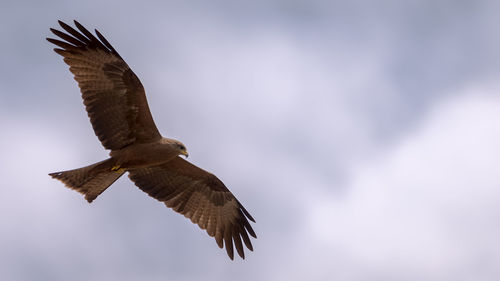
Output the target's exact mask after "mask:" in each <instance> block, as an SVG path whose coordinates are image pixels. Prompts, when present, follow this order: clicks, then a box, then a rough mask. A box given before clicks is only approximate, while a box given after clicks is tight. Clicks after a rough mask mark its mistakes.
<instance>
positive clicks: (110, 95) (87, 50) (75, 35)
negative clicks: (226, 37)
mask: <svg viewBox="0 0 500 281" xmlns="http://www.w3.org/2000/svg"><path fill="white" fill-rule="evenodd" d="M59 25H60V26H61V27H62V29H63V30H64V31H66V32H62V31H59V30H56V29H53V28H51V29H50V30H51V31H52V33H54V34H55V35H56V36H58V37H59V39H53V38H47V40H48V41H49V42H51V43H53V44H55V45H56V46H57V47H58V48H55V49H54V51H55V52H56V53H57V54H59V55H61V56H63V58H64V62H65V63H66V64H68V65H69V70H70V71H71V73H73V75H74V78H75V80H76V81H77V82H78V86H79V87H80V90H81V93H82V98H83V103H84V105H85V109H86V110H87V113H88V116H89V118H90V122H91V123H92V127H93V128H94V131H95V134H96V135H97V137H98V138H99V140H100V141H101V143H102V145H103V146H104V147H105V148H106V149H109V150H110V151H111V152H110V157H109V158H108V159H106V160H104V161H101V162H98V163H95V164H92V165H89V166H86V167H83V168H79V169H75V170H69V171H63V172H57V173H51V174H49V175H50V176H52V177H53V178H55V179H58V180H60V181H61V182H63V183H64V184H65V185H66V186H67V187H69V188H71V189H73V190H76V191H78V192H80V193H82V194H83V195H84V196H85V199H86V200H87V201H88V202H89V203H90V202H92V201H93V200H94V199H95V198H97V196H99V195H100V194H101V193H102V192H103V191H104V190H106V188H108V187H109V186H110V185H111V184H112V183H113V182H115V181H116V180H117V179H118V178H120V177H121V176H122V175H123V174H124V173H125V172H128V173H129V175H128V176H129V178H130V179H131V180H132V181H133V182H134V183H135V185H137V186H138V187H139V188H140V189H141V190H142V191H144V192H146V193H147V194H148V195H149V196H151V197H153V198H155V199H157V200H159V201H161V202H163V203H165V205H167V207H169V208H172V209H173V210H174V211H176V212H178V213H180V214H183V215H184V216H185V217H186V218H189V219H190V220H191V221H192V222H193V223H195V224H197V225H198V226H199V227H200V228H201V229H204V230H206V231H207V233H208V235H210V236H212V237H215V241H216V242H217V245H218V246H219V247H220V248H223V246H225V247H226V252H227V254H228V256H229V257H230V258H231V259H233V256H234V254H233V244H234V246H235V247H236V251H237V252H238V254H239V255H240V257H241V258H243V259H244V258H245V253H244V251H243V243H244V244H245V245H246V247H247V248H248V249H249V250H251V251H253V247H252V243H251V241H250V238H249V236H248V234H250V235H251V236H253V237H254V238H257V236H256V235H255V232H254V231H253V229H252V227H251V225H250V223H249V222H248V220H251V221H252V222H255V220H254V219H253V218H252V216H251V215H250V214H249V213H248V211H247V210H246V209H245V208H244V207H243V205H241V203H240V202H239V201H238V200H237V199H236V197H235V196H234V195H233V194H232V193H231V192H230V191H229V190H228V189H227V187H226V186H225V185H224V183H222V181H220V180H219V179H218V178H217V177H216V176H214V175H213V174H211V173H209V172H207V171H205V170H202V169H200V168H198V167H197V166H195V165H193V164H191V163H189V162H188V161H186V160H185V159H183V158H181V157H180V155H183V156H185V157H186V158H187V156H188V153H187V150H186V147H185V146H184V144H182V143H181V142H180V141H177V140H174V139H169V138H164V137H162V136H161V134H160V132H159V131H158V129H157V128H156V125H155V123H154V121H153V117H152V116H151V112H150V111H149V107H148V103H147V100H146V95H145V91H144V87H143V86H142V84H141V81H140V80H139V78H138V77H137V76H136V75H135V74H134V72H132V70H131V69H130V68H129V66H128V65H127V63H126V62H125V61H124V60H123V58H122V57H121V56H120V55H119V54H118V52H117V51H116V50H115V49H114V48H113V46H111V44H110V43H109V42H108V40H106V39H105V38H104V36H102V34H101V33H100V32H99V31H97V30H95V34H96V35H97V37H95V36H94V35H93V34H92V33H91V32H89V31H88V30H87V29H86V28H85V27H83V26H82V25H81V24H80V23H78V22H77V21H75V25H76V28H77V29H74V28H73V27H71V26H69V25H67V24H65V23H64V22H62V21H59Z"/></svg>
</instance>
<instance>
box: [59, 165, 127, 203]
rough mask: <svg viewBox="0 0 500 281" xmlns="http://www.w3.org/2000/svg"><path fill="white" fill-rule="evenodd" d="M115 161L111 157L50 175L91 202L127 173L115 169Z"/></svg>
mask: <svg viewBox="0 0 500 281" xmlns="http://www.w3.org/2000/svg"><path fill="white" fill-rule="evenodd" d="M114 162H115V160H114V159H112V158H109V159H106V160H104V161H101V162H98V163H95V164H92V165H89V166H86V167H83V168H79V169H74V170H69V171H63V172H57V173H50V174H49V176H51V177H53V178H55V179H58V180H60V181H61V182H63V183H64V184H65V185H66V186H67V187H68V188H71V189H73V190H76V191H78V192H80V193H81V194H83V195H84V196H85V199H86V200H87V201H88V202H89V203H91V202H92V201H93V200H94V199H96V198H97V196H99V195H100V194H101V193H102V192H103V191H104V190H106V188H108V187H109V186H110V185H111V184H112V183H114V182H115V181H116V180H117V179H118V178H119V177H121V176H122V175H123V173H125V171H124V170H113V165H114Z"/></svg>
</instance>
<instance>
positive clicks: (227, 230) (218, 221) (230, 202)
mask: <svg viewBox="0 0 500 281" xmlns="http://www.w3.org/2000/svg"><path fill="white" fill-rule="evenodd" d="M129 177H130V179H131V180H132V181H134V182H135V185H137V186H138V187H139V188H140V189H141V190H142V191H144V192H146V193H147V194H149V195H150V196H151V197H153V198H156V199H157V200H159V201H161V202H164V203H165V205H167V207H169V208H172V209H173V210H174V211H176V212H178V213H181V214H183V215H184V216H185V217H187V218H189V219H191V221H192V222H193V223H195V224H198V226H199V227H200V228H201V229H205V230H206V231H207V233H208V235H210V236H212V237H215V240H216V241H217V244H218V245H219V247H220V248H222V247H223V244H225V245H226V251H227V254H228V255H229V257H230V258H231V259H233V242H234V245H235V246H236V250H237V252H238V254H239V255H240V257H242V258H245V253H244V251H243V245H242V243H241V240H243V242H244V243H245V245H246V246H247V248H248V249H250V250H251V251H253V247H252V243H251V242H250V238H249V237H248V234H250V235H251V236H253V237H254V238H257V236H256V235H255V232H254V231H253V229H252V227H251V226H250V223H249V222H248V219H250V220H251V221H253V222H255V220H254V219H253V218H252V216H251V215H250V214H249V213H248V212H247V210H245V208H244V207H243V206H242V205H241V204H240V202H239V201H238V200H237V199H236V198H235V197H234V195H233V194H232V193H231V192H230V191H229V190H228V189H227V188H226V186H225V185H224V184H223V183H222V182H221V181H220V180H219V179H218V178H217V177H216V176H214V175H213V174H211V173H209V172H206V171H204V170H202V169H200V168H198V167H196V166H195V165H193V164H191V163H189V162H188V161H186V160H184V159H182V158H180V157H177V158H175V159H174V160H172V161H170V162H168V163H166V164H163V165H161V166H155V167H150V168H144V169H137V170H130V171H129ZM247 218H248V219H247Z"/></svg>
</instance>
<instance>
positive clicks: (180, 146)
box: [173, 140, 189, 158]
mask: <svg viewBox="0 0 500 281" xmlns="http://www.w3.org/2000/svg"><path fill="white" fill-rule="evenodd" d="M173 144H174V146H175V148H176V149H177V150H178V152H179V155H184V156H186V158H187V157H188V156H189V154H188V152H187V149H186V146H185V145H184V144H183V143H182V142H180V141H177V140H176V141H174V143H173Z"/></svg>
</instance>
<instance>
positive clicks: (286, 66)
mask: <svg viewBox="0 0 500 281" xmlns="http://www.w3.org/2000/svg"><path fill="white" fill-rule="evenodd" d="M209 2H210V3H209ZM1 4H2V5H1V6H2V9H1V10H0V35H1V40H0V132H1V138H0V157H1V158H0V175H1V178H2V181H1V183H0V185H1V186H0V279H2V280H498V279H499V278H500V242H499V237H500V189H499V186H500V173H499V169H500V160H499V159H500V148H499V144H500V125H499V120H500V82H499V81H500V80H499V77H500V54H499V50H500V31H499V28H500V17H499V16H498V14H499V12H500V4H499V2H498V1H446V0H442V1H435V0H428V1H427V0H418V1H417V0H415V1H411V0H405V1H396V0H394V1H389V0H388V1H359V0H358V1H319V0H318V1H284V0H282V1H279V0H276V1H264V0H259V1H245V2H243V3H238V2H237V1H229V0H228V1H201V0H200V1H149V2H148V1H144V2H142V1H102V2H101V1H78V2H74V3H71V2H69V1H15V2H14V1H6V0H2V3H1ZM57 19H61V20H64V21H67V22H69V21H71V20H72V19H78V20H79V21H80V22H81V23H82V24H84V25H85V26H87V27H88V28H89V29H92V28H98V29H99V30H100V31H101V32H102V33H103V34H104V35H105V36H106V37H107V38H108V40H109V41H110V42H111V43H112V44H113V45H114V46H115V48H116V49H117V50H118V51H119V52H120V54H121V55H122V56H123V57H124V58H125V59H126V61H127V62H128V64H129V65H130V66H131V67H132V68H133V70H134V71H135V73H136V74H137V75H138V76H139V77H140V78H141V80H142V82H143V84H144V85H145V88H146V91H147V94H148V100H149V104H150V107H151V111H152V113H153V116H154V118H155V121H156V123H157V125H158V127H159V128H160V130H161V132H162V133H163V134H164V135H167V136H169V137H174V138H177V139H180V140H182V141H183V142H184V143H185V144H186V145H187V147H188V150H189V151H190V158H189V159H190V160H191V161H192V162H194V163H195V164H197V165H199V166H201V167H203V168H206V169H208V170H210V171H212V172H213V173H215V174H216V175H218V176H219V177H220V178H221V179H222V180H223V181H224V182H225V183H226V185H228V186H229V188H230V189H231V190H232V191H233V193H234V194H235V195H236V196H237V197H238V198H239V199H240V201H241V202H243V204H244V205H245V206H246V208H247V209H248V210H249V211H250V212H251V213H252V215H253V216H254V217H255V218H256V220H257V223H256V224H255V225H254V229H255V230H256V232H257V235H258V239H257V240H254V242H253V243H254V248H255V251H254V252H248V253H247V258H246V260H244V261H242V260H241V259H239V258H236V259H235V261H230V260H229V259H228V258H227V256H226V253H225V251H223V250H219V249H218V247H217V245H216V243H215V241H214V240H213V239H212V238H210V237H208V235H206V234H205V233H204V232H202V231H200V230H199V229H198V227H197V226H195V225H192V224H191V223H190V222H189V221H188V220H186V219H185V218H184V217H182V216H180V215H178V214H175V213H174V212H172V211H171V210H169V209H167V208H165V207H164V205H163V204H161V203H159V202H157V201H155V200H153V199H151V198H149V197H148V196H146V194H144V193H143V192H142V191H140V190H139V189H137V188H136V187H135V186H134V185H133V184H132V183H131V182H130V181H129V180H128V178H127V177H123V178H122V179H120V180H119V181H118V182H117V183H115V184H114V185H113V186H112V187H111V188H109V189H108V190H107V191H106V192H105V193H103V194H102V195H101V196H100V197H99V198H98V199H97V200H96V201H95V202H94V203H92V204H91V205H89V204H88V203H87V202H86V201H85V200H84V199H83V198H82V196H81V195H79V194H78V193H76V192H74V191H71V190H69V189H66V188H64V187H63V185H62V184H61V183H60V182H58V181H55V180H52V179H51V178H50V177H49V176H47V173H49V172H54V171H60V170H64V169H72V168H78V167H81V166H84V165H88V164H90V163H93V162H96V161H99V160H102V159H104V158H105V157H107V153H106V151H105V150H104V149H103V148H102V147H101V145H100V143H99V142H98V140H97V138H96V137H95V135H94V133H93V131H92V129H91V126H90V124H89V122H88V119H87V116H86V113H85V111H84V108H83V106H82V102H81V99H80V97H79V92H78V89H77V86H76V83H75V81H74V80H73V79H72V77H71V75H70V73H69V71H68V70H67V66H66V65H65V64H64V63H63V62H62V60H61V58H60V57H59V56H58V55H56V54H55V53H54V52H52V51H51V49H52V46H50V44H49V43H48V42H46V41H45V37H47V36H49V35H50V34H49V27H55V26H56V25H57Z"/></svg>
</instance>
